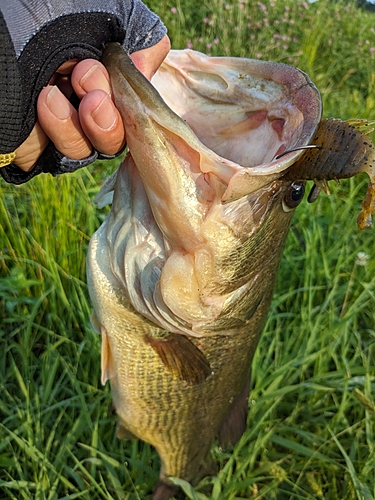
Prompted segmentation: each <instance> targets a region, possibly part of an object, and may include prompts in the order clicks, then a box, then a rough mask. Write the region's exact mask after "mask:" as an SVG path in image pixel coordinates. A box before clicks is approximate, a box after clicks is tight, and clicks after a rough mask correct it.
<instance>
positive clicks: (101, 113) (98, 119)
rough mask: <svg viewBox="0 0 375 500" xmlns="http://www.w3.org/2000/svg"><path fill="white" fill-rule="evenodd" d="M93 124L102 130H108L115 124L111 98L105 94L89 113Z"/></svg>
mask: <svg viewBox="0 0 375 500" xmlns="http://www.w3.org/2000/svg"><path fill="white" fill-rule="evenodd" d="M91 116H92V118H93V120H94V122H95V123H96V124H97V125H98V126H99V127H100V128H102V129H103V130H109V129H110V128H111V127H113V125H114V124H115V123H116V120H117V116H116V113H115V109H114V106H113V103H112V101H111V98H110V97H109V95H108V94H106V95H105V96H104V97H103V99H102V100H101V102H100V103H99V105H98V106H97V108H96V109H95V110H94V111H93V112H92V113H91Z"/></svg>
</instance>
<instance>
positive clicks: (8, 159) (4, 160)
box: [0, 151, 16, 168]
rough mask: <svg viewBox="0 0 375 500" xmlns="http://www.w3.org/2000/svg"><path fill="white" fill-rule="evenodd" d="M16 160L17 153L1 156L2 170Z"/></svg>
mask: <svg viewBox="0 0 375 500" xmlns="http://www.w3.org/2000/svg"><path fill="white" fill-rule="evenodd" d="M15 159H16V152H15V151H13V153H5V154H0V168H1V167H6V166H7V165H9V164H10V163H12V161H14V160H15Z"/></svg>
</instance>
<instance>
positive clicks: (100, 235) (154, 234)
mask: <svg viewBox="0 0 375 500" xmlns="http://www.w3.org/2000/svg"><path fill="white" fill-rule="evenodd" d="M103 61H104V64H105V65H106V67H107V68H108V71H109V73H110V76H111V82H112V86H113V92H114V96H115V101H116V105H117V107H118V109H119V110H120V113H121V116H122V119H123V122H124V126H125V128H126V135H127V143H128V147H129V153H128V155H127V156H126V158H125V161H124V162H123V164H122V165H121V166H120V167H119V169H118V171H117V172H116V173H115V174H114V175H113V176H112V177H111V178H110V179H109V180H108V182H107V183H106V184H105V185H104V186H103V188H102V190H101V192H100V194H99V199H100V198H102V199H105V198H106V196H107V194H108V193H110V192H112V191H113V203H112V208H111V212H110V214H109V216H108V218H107V219H106V221H105V222H104V223H103V225H102V226H101V227H100V228H99V230H98V231H97V232H96V233H95V234H94V235H93V237H92V239H91V242H90V248H89V254H88V286H89V291H90V296H91V300H92V303H93V306H94V311H95V319H94V323H95V325H96V328H97V330H98V331H99V332H100V333H101V334H102V382H103V383H105V382H106V380H109V381H110V384H111V390H112V394H113V400H114V404H115V407H116V411H117V414H118V420H119V423H118V431H117V432H118V436H119V437H122V438H132V437H136V438H139V439H142V440H144V441H146V442H148V443H150V444H152V445H153V446H154V447H155V448H156V450H157V451H158V453H159V455H160V458H161V472H160V480H159V483H158V484H157V486H156V488H155V492H154V496H153V498H154V500H166V499H168V498H171V496H173V494H174V492H175V487H174V486H173V485H172V483H171V481H170V479H169V478H171V477H179V478H182V479H185V480H187V481H190V482H192V483H193V484H194V483H196V482H197V481H198V480H199V479H200V478H201V477H203V476H204V475H207V474H213V473H214V472H215V467H214V464H213V463H212V460H211V458H210V448H211V445H212V443H213V441H214V440H215V439H216V438H218V440H219V443H220V445H221V446H223V447H225V446H228V445H230V444H232V445H234V444H235V443H236V442H237V441H238V440H239V438H240V437H241V435H242V434H243V432H244V430H245V428H246V417H247V411H248V393H249V384H250V368H251V361H252V358H253V354H254V351H255V349H256V346H257V343H258V340H259V336H260V334H261V331H262V328H263V326H264V323H265V320H266V316H267V312H268V309H269V305H270V301H271V298H272V293H273V289H274V284H275V280H276V275H277V269H278V266H279V261H280V258H281V254H282V250H283V246H284V242H285V238H286V235H287V232H288V229H289V225H290V222H291V219H292V216H293V213H294V210H295V208H296V207H297V206H298V204H299V203H300V202H301V200H302V198H303V194H304V181H305V180H306V179H315V181H316V183H317V185H318V186H320V187H323V188H325V184H324V181H325V180H328V179H332V178H336V179H339V178H340V177H345V176H347V175H346V173H347V172H348V171H349V170H350V169H351V170H350V175H355V173H358V172H359V171H367V172H369V173H371V172H372V170H371V168H372V167H371V168H370V167H368V165H370V164H371V165H372V164H373V158H374V155H373V156H372V157H370V156H371V153H372V149H371V148H372V145H371V146H366V145H364V144H363V142H365V141H363V140H362V141H359V142H358V141H357V143H356V146H355V151H356V154H355V155H351V156H350V158H349V159H348V158H347V162H346V163H347V165H346V166H344V167H343V168H342V169H341V170H340V169H338V168H336V167H335V165H333V164H332V165H330V166H329V167H328V166H327V167H326V173H325V174H324V173H323V174H319V175H315V174H316V171H317V169H316V168H315V167H314V162H315V163H316V162H318V163H319V160H316V158H319V155H324V154H325V153H326V146H325V145H324V144H328V143H329V144H330V145H331V143H332V141H333V140H334V136H335V133H331V132H329V133H328V132H327V133H325V137H326V142H324V141H323V139H322V135H321V133H320V132H319V127H321V126H322V125H321V124H320V120H321V99H320V95H319V92H318V91H317V89H316V88H315V86H314V85H313V84H312V82H311V81H310V80H309V78H308V77H307V76H306V75H305V74H304V73H302V72H301V71H299V70H297V69H296V68H293V67H290V66H286V65H282V64H276V63H268V62H263V61H252V60H248V59H236V58H210V57H207V56H204V55H203V54H199V53H196V52H193V51H182V52H180V51H172V52H171V54H170V55H169V56H168V58H167V60H166V62H165V63H164V64H163V66H162V67H161V69H160V71H159V72H158V73H157V75H156V76H155V78H154V80H153V84H154V86H153V85H152V84H151V83H150V82H148V81H147V79H145V78H144V77H143V75H142V74H141V73H140V72H139V71H138V70H137V69H136V68H135V66H134V65H133V64H132V62H131V60H130V58H129V57H128V56H127V55H126V54H125V53H124V52H123V51H122V49H121V48H120V46H118V45H116V44H111V45H109V46H108V47H107V48H106V50H105V52H104V57H103ZM156 88H157V89H159V92H160V93H161V94H162V96H163V97H164V99H163V98H162V97H161V95H160V94H159V92H158V91H157V90H156ZM172 109H173V110H174V111H172ZM340 123H341V124H342V125H341V127H342V129H344V130H346V128H347V127H352V126H353V124H352V123H351V124H347V123H345V122H340ZM319 124H320V125H319ZM358 133H359V134H362V132H358ZM316 134H317V135H316ZM335 137H336V136H335ZM364 137H365V136H364ZM314 139H315V142H316V144H315V146H314V145H312V144H311V143H312V142H314ZM319 141H320V142H319ZM318 142H319V144H318ZM335 144H336V143H335ZM368 144H371V141H369V139H367V145H368ZM306 147H311V148H314V149H312V150H311V151H310V150H308V151H306V150H305V149H304V148H306ZM340 147H341V155H344V156H345V155H346V154H349V153H347V152H346V150H344V149H343V147H342V146H340ZM314 154H315V155H316V156H313V155H314ZM328 156H329V155H328ZM322 157H323V156H321V158H322ZM364 158H365V160H364ZM328 163H329V162H328ZM327 165H328V164H327ZM368 197H369V201H368V202H366V207H364V208H363V212H364V215H363V217H364V219H365V220H366V224H364V225H368V216H369V214H370V213H371V212H373V209H374V196H373V194H372V191H371V189H369V195H368Z"/></svg>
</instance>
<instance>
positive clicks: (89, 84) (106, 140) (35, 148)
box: [14, 35, 170, 172]
mask: <svg viewBox="0 0 375 500" xmlns="http://www.w3.org/2000/svg"><path fill="white" fill-rule="evenodd" d="M169 49H170V41H169V38H168V36H167V35H165V36H164V38H162V39H161V40H160V42H158V43H157V44H156V45H154V46H153V47H150V48H147V49H143V50H139V51H137V52H134V53H133V54H131V58H132V59H133V62H134V64H135V65H136V66H137V68H138V69H139V70H140V71H141V72H142V73H143V74H144V75H145V76H146V77H147V78H148V79H151V78H152V76H153V75H154V73H155V72H156V71H157V69H158V68H159V66H160V65H161V63H162V62H163V60H164V58H165V57H166V55H167V54H168V51H169ZM73 90H74V92H75V93H76V94H77V96H78V98H79V99H80V105H79V109H78V111H77V110H76V109H75V108H74V107H73V105H72V104H71V103H70V102H69V101H68V98H69V96H70V95H71V93H72V92H73ZM37 111H38V121H37V123H36V125H35V126H34V128H33V130H32V132H31V134H30V135H29V137H28V138H27V139H26V141H25V142H23V143H22V144H21V146H19V148H17V150H16V160H15V162H14V163H15V165H17V166H18V167H19V168H21V169H22V170H24V171H26V172H27V171H29V170H31V169H32V168H33V166H34V165H35V164H36V162H37V160H38V158H39V157H40V155H41V154H42V152H43V150H44V149H45V147H46V146H47V144H48V142H49V140H51V141H52V142H53V143H54V145H55V147H56V149H57V150H58V151H60V152H61V153H62V154H63V155H64V156H66V157H69V158H71V159H74V160H79V159H83V158H86V157H87V156H89V155H90V154H91V153H92V150H93V149H96V150H97V151H100V152H101V153H104V154H107V155H113V154H116V153H117V152H118V151H119V150H121V148H122V147H123V145H124V144H125V141H126V137H125V130H124V127H123V124H122V120H121V117H120V114H119V112H118V110H117V109H116V107H115V105H114V103H113V100H112V97H111V87H110V81H109V75H108V72H107V70H106V69H105V67H104V66H103V65H102V64H101V63H99V62H98V61H96V60H94V59H85V60H83V61H80V62H78V60H77V59H74V60H70V61H67V62H66V63H64V64H63V65H62V66H60V68H59V69H58V71H57V72H56V73H55V75H54V77H53V79H52V80H51V82H50V85H48V86H47V87H45V88H44V89H43V90H42V91H41V92H40V94H39V98H38V103H37Z"/></svg>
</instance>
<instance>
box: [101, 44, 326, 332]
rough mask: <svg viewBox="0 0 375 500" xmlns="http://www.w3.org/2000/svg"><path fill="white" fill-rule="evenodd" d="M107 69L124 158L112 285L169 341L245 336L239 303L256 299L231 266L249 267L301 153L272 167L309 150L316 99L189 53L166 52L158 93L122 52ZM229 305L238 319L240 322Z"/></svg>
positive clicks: (252, 69)
mask: <svg viewBox="0 0 375 500" xmlns="http://www.w3.org/2000/svg"><path fill="white" fill-rule="evenodd" d="M103 62H104V63H105V65H106V66H107V69H108V71H109V73H110V76H111V82H112V86H113V92H114V96H115V101H116V105H117V107H118V109H119V110H120V113H121V116H122V119H123V122H124V126H125V129H126V137H127V143H128V147H129V150H130V154H129V155H128V156H127V159H126V160H125V163H124V165H123V166H122V167H121V168H120V170H119V173H118V174H117V180H116V182H117V188H116V189H115V199H114V205H113V207H112V214H111V218H112V220H111V221H110V222H109V223H108V231H107V238H108V240H109V241H110V242H111V254H112V257H111V259H110V260H111V265H112V270H113V274H114V275H115V276H116V277H117V279H118V280H119V281H120V282H121V283H122V286H123V288H124V289H126V290H127V293H128V295H129V297H130V301H131V303H132V304H133V306H134V308H135V309H136V310H137V311H138V312H139V313H140V314H141V315H143V316H145V317H147V318H149V319H150V320H152V321H154V322H155V323H156V324H158V325H160V326H161V327H162V328H164V329H165V330H167V331H169V332H175V333H184V334H188V335H193V336H201V335H205V334H209V335H210V334H215V333H218V332H219V333H225V332H228V329H236V328H238V327H239V326H240V325H244V324H246V322H248V321H249V320H250V318H249V317H248V316H247V313H248V310H246V311H245V306H246V304H245V298H246V297H247V294H248V293H249V290H250V289H251V287H255V288H257V289H259V290H261V287H259V286H258V285H257V284H256V281H257V279H258V278H257V276H255V275H254V276H253V275H251V272H252V271H251V270H250V268H249V270H248V267H249V266H248V265H243V266H242V267H243V269H240V268H237V267H238V266H237V264H235V265H236V266H237V267H236V268H234V267H233V265H232V264H231V260H236V259H237V260H238V257H237V255H236V256H235V257H234V258H232V257H231V256H232V255H235V254H236V253H237V254H238V255H241V253H244V257H240V258H239V262H240V261H241V259H246V258H248V257H245V254H246V252H248V250H247V249H248V248H251V245H249V244H246V240H247V239H248V238H250V236H251V235H252V234H253V233H254V232H256V231H257V229H258V228H259V227H260V226H261V225H262V223H263V221H264V220H265V219H266V215H267V213H268V211H269V209H270V208H271V207H272V206H273V204H274V200H275V197H276V196H277V195H278V192H279V190H280V189H281V190H282V189H284V188H282V184H283V183H282V182H279V179H280V178H281V177H282V176H283V175H284V172H285V171H286V170H287V169H288V168H289V167H290V166H291V165H293V164H294V163H295V162H296V161H297V159H298V158H299V157H300V156H301V155H302V154H303V151H301V150H298V149H297V150H296V151H291V152H288V153H287V154H284V155H283V156H281V157H280V158H278V157H279V155H281V154H283V153H285V152H286V151H287V150H289V149H291V148H299V147H301V146H306V144H308V143H309V141H310V139H311V137H312V135H313V134H314V132H315V129H316V127H317V125H318V123H319V120H320V115H321V101H320V95H319V92H318V91H317V89H316V88H315V87H314V85H313V84H312V83H311V81H310V80H309V79H308V77H307V76H306V75H305V74H304V73H302V72H301V71H299V70H297V69H295V68H293V67H290V66H286V65H283V64H277V63H268V62H264V61H252V60H249V59H237V58H225V57H224V58H210V57H208V56H205V55H203V54H200V53H196V52H193V51H171V53H170V55H169V56H168V57H167V59H166V61H165V62H164V63H163V65H162V66H161V68H160V70H159V71H158V73H157V74H156V75H155V77H154V79H153V81H152V83H153V84H151V83H150V82H149V81H148V80H147V79H146V78H145V77H144V76H143V75H142V74H141V73H140V72H139V71H138V70H137V69H136V68H135V66H134V65H133V63H132V61H131V59H130V58H129V57H128V56H127V55H126V54H125V53H124V52H123V50H122V49H121V47H120V46H119V45H116V44H111V45H109V46H108V47H107V49H106V50H105V52H104V57H103ZM106 189H107V188H104V192H105V190H106ZM102 194H103V192H102ZM126 200H129V201H126ZM290 218H291V215H288V221H289V220H290ZM287 223H288V222H286V224H287ZM246 245H247V246H246ZM259 293H260V292H259ZM260 300H261V295H259V301H260ZM234 303H237V304H240V305H241V306H240V308H243V309H244V310H243V311H241V312H238V318H237V319H235V320H233V318H232V317H231V314H232V312H231V311H232V309H233V304H234Z"/></svg>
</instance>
